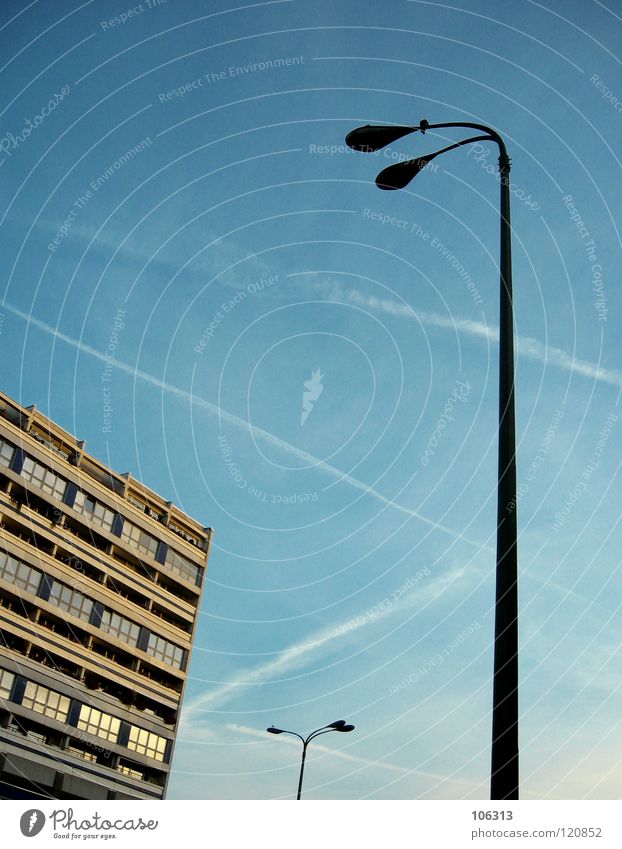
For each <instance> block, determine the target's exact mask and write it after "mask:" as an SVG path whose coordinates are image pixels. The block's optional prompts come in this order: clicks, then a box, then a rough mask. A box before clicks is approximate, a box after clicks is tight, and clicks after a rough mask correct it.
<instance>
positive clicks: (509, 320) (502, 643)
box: [346, 120, 519, 799]
mask: <svg viewBox="0 0 622 849" xmlns="http://www.w3.org/2000/svg"><path fill="white" fill-rule="evenodd" d="M446 127H462V128H467V129H471V130H477V131H478V132H481V133H483V135H478V136H473V137H471V138H468V139H464V140H463V141H459V142H456V143H455V144H452V145H449V147H444V148H442V149H441V150H437V151H436V152H435V153H431V154H427V155H426V156H420V157H418V158H417V159H409V160H407V161H406V162H398V163H396V164H394V165H390V166H389V167H388V168H385V169H384V170H383V171H381V172H380V174H378V176H377V177H376V185H377V186H378V188H380V189H402V188H404V187H405V186H406V185H408V183H409V182H410V181H411V180H412V179H413V177H416V176H417V174H418V173H419V171H421V170H422V169H423V168H425V166H426V165H427V164H428V163H429V162H431V161H432V159H434V158H435V157H437V156H440V155H441V154H442V153H447V152H448V151H450V150H454V149H455V148H457V147H461V146H462V145H465V144H471V143H473V142H479V141H493V142H495V143H496V144H497V145H498V147H499V174H500V182H501V210H500V212H501V242H500V261H499V269H500V283H501V292H500V306H499V312H500V319H499V467H498V483H497V575H496V599H495V651H494V673H493V706H492V763H491V780H490V798H491V799H518V780H519V776H518V562H517V561H518V558H517V526H516V435H515V421H514V326H513V324H514V318H513V311H512V244H511V227H510V159H509V157H508V154H507V150H506V147H505V144H504V142H503V139H502V138H501V136H500V135H499V134H498V133H497V132H496V131H495V130H493V129H491V128H490V127H486V126H484V125H483V124H471V123H454V122H452V123H445V124H429V123H428V122H427V121H425V120H424V121H421V123H420V124H419V126H417V127H385V126H371V125H369V124H368V125H367V126H365V127H358V128H357V129H356V130H352V132H351V133H348V135H347V136H346V144H348V145H349V147H351V148H353V149H354V150H360V151H362V152H363V153H373V152H375V151H377V150H380V149H381V148H383V147H385V146H386V145H388V144H391V143H392V142H395V141H397V140H398V139H400V138H402V137H403V136H406V135H408V134H409V133H414V132H417V131H419V132H421V133H422V134H424V133H425V132H426V130H428V129H430V130H436V129H440V128H446Z"/></svg>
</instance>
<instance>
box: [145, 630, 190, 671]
mask: <svg viewBox="0 0 622 849" xmlns="http://www.w3.org/2000/svg"><path fill="white" fill-rule="evenodd" d="M147 654H150V655H151V656H152V657H157V658H159V659H160V660H163V661H164V663H168V664H169V665H170V666H174V667H175V669H179V668H180V667H181V662H182V660H183V657H184V650H183V649H181V648H180V647H179V646H176V645H174V644H173V643H169V641H168V640H165V639H164V637H158V635H157V634H149V643H148V645H147Z"/></svg>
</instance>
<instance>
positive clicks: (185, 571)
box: [166, 548, 199, 584]
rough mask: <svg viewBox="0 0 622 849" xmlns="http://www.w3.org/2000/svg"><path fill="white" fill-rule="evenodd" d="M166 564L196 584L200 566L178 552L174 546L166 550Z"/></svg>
mask: <svg viewBox="0 0 622 849" xmlns="http://www.w3.org/2000/svg"><path fill="white" fill-rule="evenodd" d="M166 565H167V566H168V567H169V569H170V570H171V572H176V573H177V574H178V575H181V577H182V578H185V580H186V581H190V583H192V584H196V581H197V575H198V574H199V567H198V566H195V564H194V563H192V561H190V560H188V559H187V558H186V557H183V556H182V555H181V554H178V553H177V552H176V551H174V550H173V549H172V548H169V550H168V551H167V552H166Z"/></svg>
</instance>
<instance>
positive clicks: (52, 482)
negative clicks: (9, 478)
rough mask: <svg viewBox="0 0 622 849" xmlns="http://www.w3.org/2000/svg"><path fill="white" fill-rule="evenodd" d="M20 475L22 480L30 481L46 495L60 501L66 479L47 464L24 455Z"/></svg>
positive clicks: (65, 485)
mask: <svg viewBox="0 0 622 849" xmlns="http://www.w3.org/2000/svg"><path fill="white" fill-rule="evenodd" d="M20 475H21V476H22V477H23V478H24V480H27V481H30V483H33V484H34V485H35V486H38V487H39V489H42V490H43V491H44V492H47V493H48V495H51V496H52V497H53V498H58V499H59V500H61V501H62V498H63V496H64V494H65V490H66V489H67V481H66V480H65V479H64V478H62V477H61V476H60V475H57V474H56V473H55V472H53V471H51V470H50V469H48V468H47V466H43V465H42V464H41V463H38V462H37V461H36V460H33V459H32V457H24V463H23V465H22V469H21V471H20Z"/></svg>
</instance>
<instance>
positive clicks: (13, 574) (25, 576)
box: [0, 551, 42, 595]
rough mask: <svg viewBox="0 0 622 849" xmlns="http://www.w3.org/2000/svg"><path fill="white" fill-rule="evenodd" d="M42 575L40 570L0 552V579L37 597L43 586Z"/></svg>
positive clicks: (4, 552)
mask: <svg viewBox="0 0 622 849" xmlns="http://www.w3.org/2000/svg"><path fill="white" fill-rule="evenodd" d="M41 575H42V573H41V572H39V570H38V569H35V568H34V567H32V566H29V565H28V564H27V563H23V562H22V561H21V560H17V558H15V557H12V556H11V555H10V554H7V553H6V551H0V578H3V579H4V580H5V581H10V582H11V583H12V584H15V586H16V587H20V589H22V590H26V592H28V593H32V594H33V595H36V594H37V592H38V590H39V586H40V584H41Z"/></svg>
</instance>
